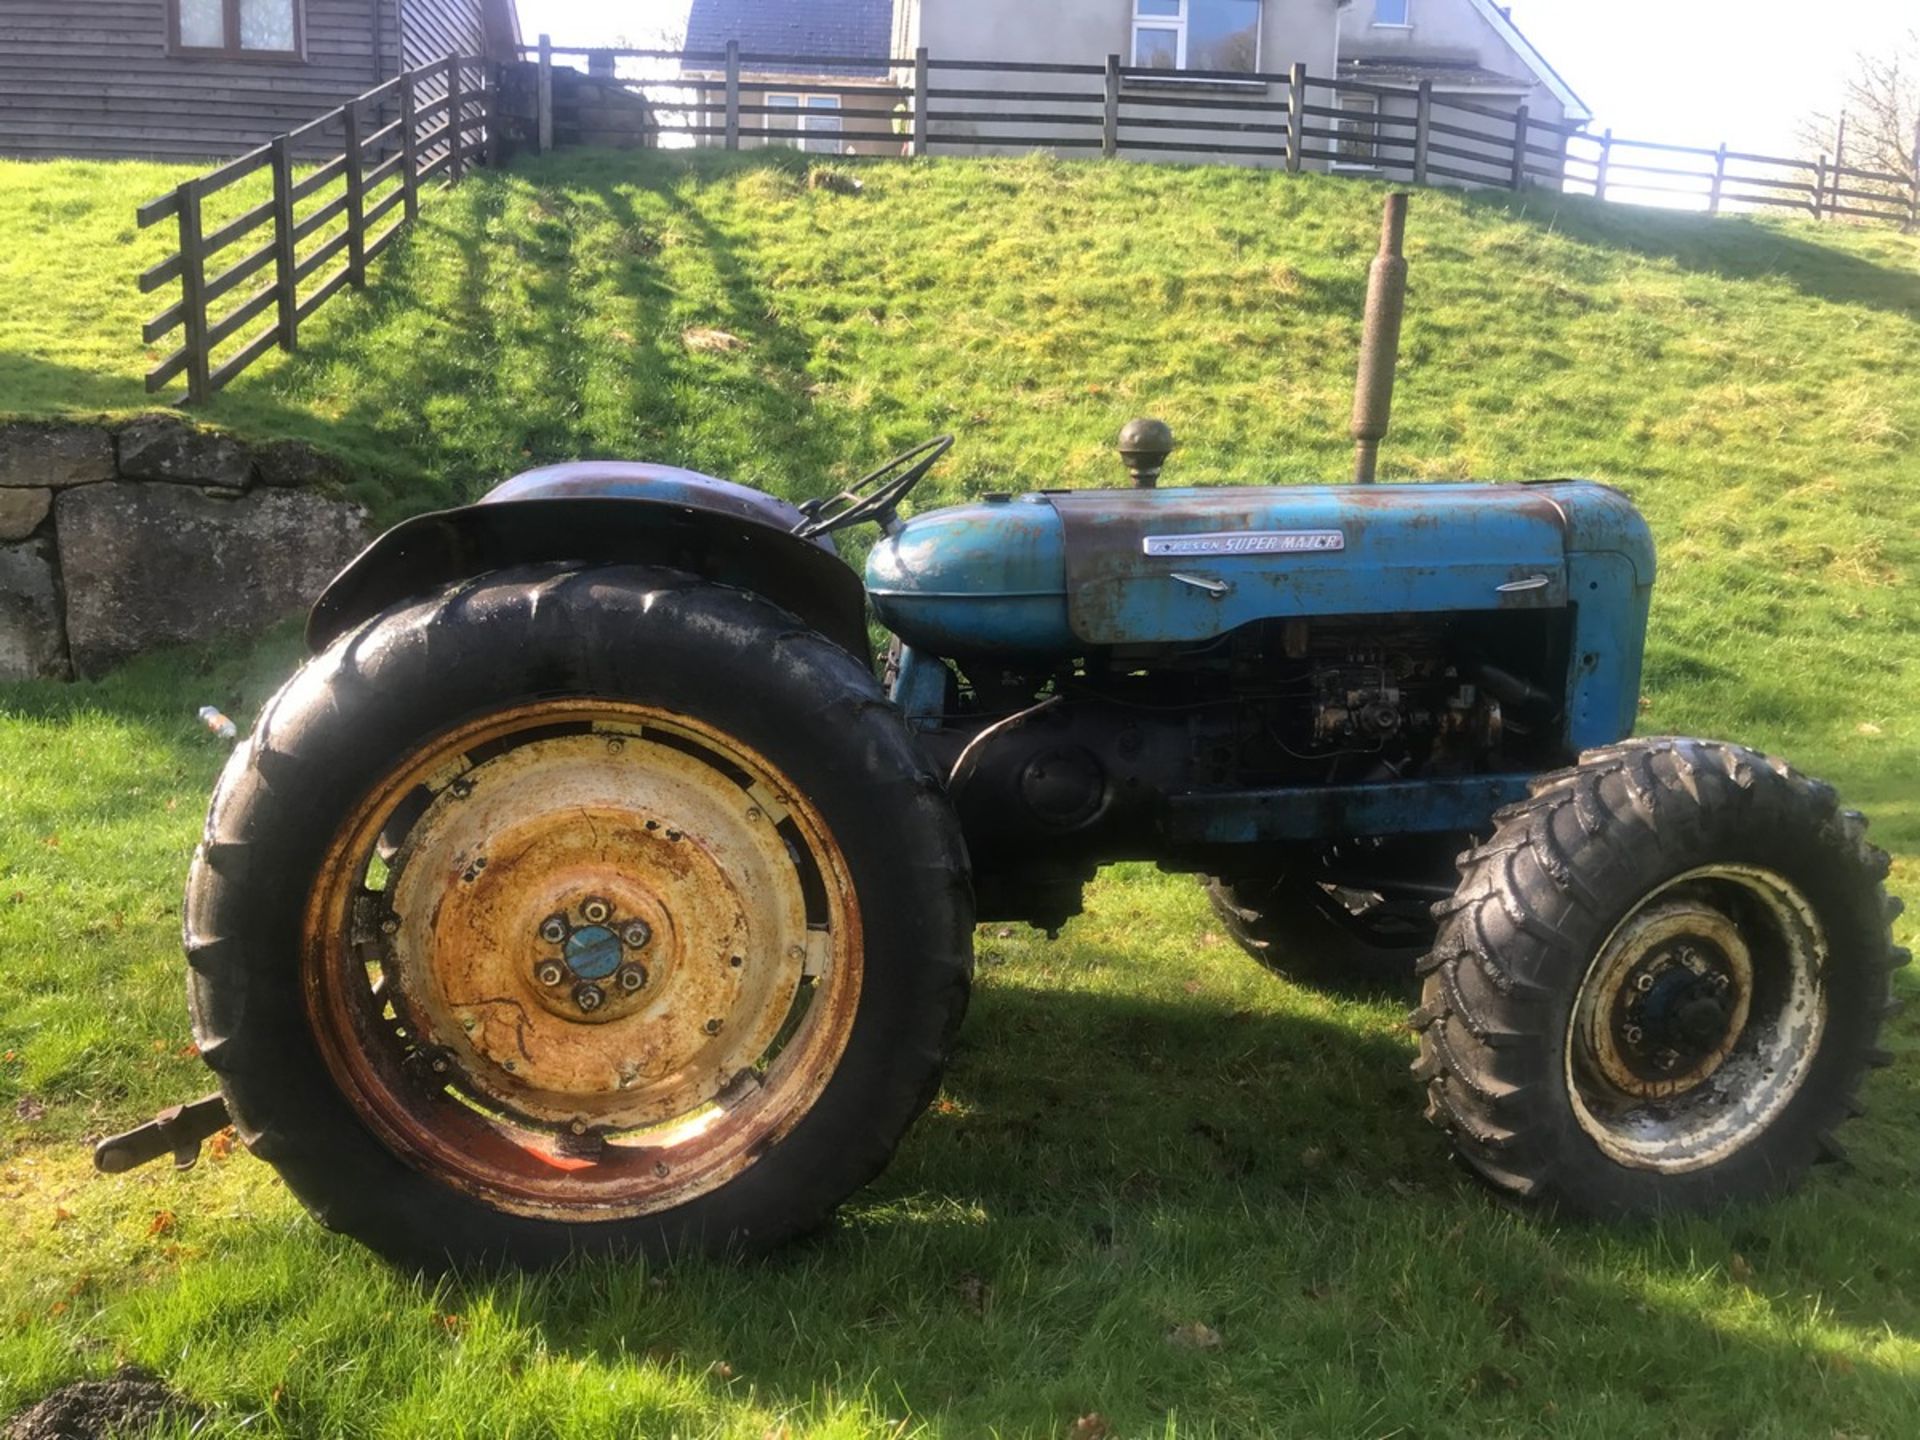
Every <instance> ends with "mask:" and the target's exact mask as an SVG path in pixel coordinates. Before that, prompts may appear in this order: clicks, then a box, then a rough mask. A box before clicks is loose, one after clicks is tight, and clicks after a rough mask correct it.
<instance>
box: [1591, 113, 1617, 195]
mask: <svg viewBox="0 0 1920 1440" xmlns="http://www.w3.org/2000/svg"><path fill="white" fill-rule="evenodd" d="M1612 162H1613V127H1612V126H1611V125H1609V126H1608V127H1607V130H1606V133H1605V134H1604V135H1602V136H1601V137H1600V159H1599V160H1598V161H1597V162H1596V163H1595V165H1594V167H1593V198H1594V199H1596V200H1604V199H1606V198H1607V166H1608V165H1609V164H1611V163H1612Z"/></svg>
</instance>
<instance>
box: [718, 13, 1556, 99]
mask: <svg viewBox="0 0 1920 1440" xmlns="http://www.w3.org/2000/svg"><path fill="white" fill-rule="evenodd" d="M698 3H699V0H695V4H696V5H697V4H698ZM1469 3H1470V4H1471V5H1472V6H1473V8H1474V9H1476V10H1478V11H1479V12H1480V14H1481V16H1482V18H1484V19H1485V20H1486V22H1487V23H1488V24H1489V25H1491V26H1493V29H1494V33H1495V34H1497V35H1498V36H1499V37H1500V38H1501V39H1502V40H1504V41H1506V42H1507V45H1508V47H1509V48H1510V49H1511V50H1512V51H1513V53H1514V54H1516V55H1518V56H1519V57H1520V58H1521V59H1522V60H1523V61H1525V62H1526V65H1527V68H1529V69H1530V70H1532V71H1533V73H1534V74H1535V75H1537V76H1539V77H1540V83H1541V84H1542V85H1544V86H1546V87H1547V89H1549V90H1551V91H1552V92H1553V93H1554V96H1555V97H1556V98H1557V99H1558V100H1559V101H1560V104H1561V107H1562V108H1563V109H1564V110H1565V111H1566V113H1567V121H1568V123H1569V124H1573V125H1580V124H1584V123H1585V122H1587V121H1588V120H1591V119H1592V118H1593V111H1591V110H1590V109H1588V108H1587V102H1586V101H1584V100H1582V99H1581V98H1580V97H1579V96H1578V95H1576V94H1574V93H1573V87H1572V86H1571V85H1569V84H1567V82H1566V81H1565V80H1563V79H1562V78H1561V77H1560V72H1559V71H1558V70H1556V69H1554V68H1553V66H1551V65H1549V64H1548V63H1547V57H1546V56H1544V55H1542V54H1541V53H1540V52H1539V51H1538V50H1536V49H1534V48H1533V42H1532V41H1531V40H1529V39H1527V37H1526V36H1525V35H1523V34H1521V33H1520V27H1519V26H1518V25H1516V24H1514V23H1513V16H1512V14H1511V13H1510V12H1509V10H1508V7H1506V6H1504V5H1496V4H1494V3H1493V0H1469Z"/></svg>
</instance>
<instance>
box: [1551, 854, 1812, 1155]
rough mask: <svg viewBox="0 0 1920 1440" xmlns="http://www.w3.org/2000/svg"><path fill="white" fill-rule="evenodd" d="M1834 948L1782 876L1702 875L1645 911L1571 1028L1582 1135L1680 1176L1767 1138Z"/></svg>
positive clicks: (1604, 960) (1627, 927)
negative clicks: (1764, 1134)
mask: <svg viewBox="0 0 1920 1440" xmlns="http://www.w3.org/2000/svg"><path fill="white" fill-rule="evenodd" d="M1826 957H1827V942H1826V935H1825V932H1824V930H1823V929H1822V927H1821V925H1820V922H1819V919H1818V917H1817V916H1816V915H1815V913H1814V910H1813V907H1812V905H1811V904H1810V903H1809V902H1808V901H1807V899H1806V897H1805V896H1804V895H1803V894H1801V892H1800V890H1799V889H1798V888H1797V887H1796V886H1794V885H1793V884H1792V882H1790V881H1788V880H1787V879H1786V878H1785V877H1783V876H1781V875H1779V874H1777V873H1776V872H1774V871H1771V870H1766V869H1762V868H1759V867H1757V866H1747V865H1733V864H1723V865H1706V866H1701V867H1699V868H1697V869H1693V870H1689V871H1687V872H1686V873H1684V874H1682V875H1678V876H1675V877H1674V878H1673V879H1671V880H1669V881H1667V882H1666V883H1665V884H1663V885H1661V886H1659V887H1658V888H1656V889H1655V890H1653V891H1652V892H1651V893H1649V894H1648V895H1646V896H1645V897H1643V898H1642V899H1641V901H1640V902H1639V903H1638V904H1637V905H1635V906H1634V907H1633V909H1632V910H1631V911H1629V912H1628V914H1627V915H1626V916H1625V917H1624V918H1623V919H1622V920H1621V921H1620V923H1619V924H1618V925H1616V926H1615V927H1614V929H1613V931H1612V933H1611V934H1610V935H1609V936H1608V937H1607V940H1606V942H1605V943H1604V944H1603V945H1602V946H1601V947H1600V950H1599V952H1598V954H1597V955H1596V956H1595V957H1594V960H1593V963H1592V964H1591V965H1590V966H1589V967H1588V970H1587V974H1586V976H1585V978H1584V980H1583V982H1582V984H1581V986H1580V989H1579V991H1578V993H1577V994H1576V996H1575V1000H1574V1005H1573V1010H1572V1014H1571V1017H1570V1019H1569V1022H1568V1026H1567V1042H1566V1064H1565V1081H1566V1086H1567V1094H1568V1098H1569V1100H1570V1102H1571V1104H1572V1106H1573V1111H1574V1115H1575V1117H1576V1118H1577V1119H1578V1121H1579V1123H1580V1127H1581V1129H1582V1130H1584V1131H1585V1132H1586V1133H1587V1135H1588V1136H1589V1137H1590V1138H1591V1139H1592V1140H1593V1141H1594V1142H1595V1143H1596V1144H1597V1145H1598V1146H1599V1147H1600V1149H1601V1150H1602V1151H1603V1152H1604V1153H1605V1154H1606V1155H1607V1156H1608V1157H1609V1158H1611V1159H1613V1160H1615V1161H1617V1162H1619V1163H1620V1164H1623V1165H1629V1166H1632V1167H1634V1168H1636V1169H1647V1170H1657V1171H1661V1172H1663V1173H1669V1174H1678V1173H1682V1172H1685V1171H1688V1170H1697V1169H1700V1168H1702V1167H1704V1166H1707V1165H1712V1164H1715V1163H1718V1162H1719V1161H1721V1160H1724V1159H1726V1158H1727V1157H1728V1156H1730V1155H1732V1154H1733V1153H1734V1152H1735V1151H1737V1150H1739V1149H1740V1148H1741V1147H1743V1146H1745V1145H1746V1144H1748V1143H1749V1142H1751V1141H1752V1140H1753V1139H1755V1138H1756V1137H1757V1136H1759V1135H1760V1134H1761V1133H1762V1132H1764V1131H1765V1130H1766V1129H1767V1128H1768V1127H1769V1126H1770V1125H1771V1124H1772V1123H1773V1122H1774V1121H1775V1120H1776V1119H1777V1118H1778V1117H1779V1115H1780V1113H1781V1111H1782V1110H1784V1109H1785V1108H1786V1106H1787V1105H1788V1103H1789V1102H1791V1101H1792V1099H1793V1097H1794V1096H1795V1095H1796V1094H1797V1093H1798V1092H1799V1090H1800V1087H1801V1085H1802V1084H1803V1083H1804V1082H1805V1080H1806V1077H1807V1072H1808V1070H1809V1069H1810V1068H1811V1067H1812V1064H1813V1060H1814V1057H1815V1055H1816V1054H1817V1053H1818V1050H1819V1046H1820V1037H1821V1035H1822V1034H1823V1033H1824V1030H1825V1027H1826V1017H1827V995H1826V986H1825V972H1826Z"/></svg>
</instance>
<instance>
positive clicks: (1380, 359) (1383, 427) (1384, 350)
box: [1353, 194, 1407, 485]
mask: <svg viewBox="0 0 1920 1440" xmlns="http://www.w3.org/2000/svg"><path fill="white" fill-rule="evenodd" d="M1406 235H1407V197H1406V196H1405V195H1404V194H1393V195H1389V196H1387V204H1386V209H1385V210H1384V211H1383V212H1382V214H1381V217H1380V253H1379V254H1378V255H1376V256H1374V257H1373V265H1372V266H1371V267H1370V268H1369V269H1368V271H1367V314H1366V319H1365V320H1364V321H1363V322H1362V326H1361V331H1360V373H1359V375H1358V376H1356V377H1355V379H1354V382H1353V479H1354V483H1355V484H1359V485H1371V484H1372V483H1373V479H1374V471H1375V467H1376V466H1377V465H1378V464H1379V461H1380V442H1381V440H1383V439H1384V438H1386V433H1387V416H1388V415H1389V413H1390V412H1391V411H1392V409H1393V372H1394V367H1395V365H1396V364H1397V363H1398V362H1399V359H1400V317H1401V316H1402V315H1403V314H1404V313H1405V311H1406V308H1407V260H1406V256H1404V255H1403V254H1401V251H1400V247H1401V244H1402V243H1403V242H1404V241H1405V239H1406Z"/></svg>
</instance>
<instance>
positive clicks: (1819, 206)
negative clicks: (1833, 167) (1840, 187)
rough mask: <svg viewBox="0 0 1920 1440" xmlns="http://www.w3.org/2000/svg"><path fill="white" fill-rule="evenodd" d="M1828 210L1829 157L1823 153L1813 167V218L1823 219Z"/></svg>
mask: <svg viewBox="0 0 1920 1440" xmlns="http://www.w3.org/2000/svg"><path fill="white" fill-rule="evenodd" d="M1826 208H1827V156H1826V152H1825V151H1822V152H1821V154H1820V158H1819V160H1817V161H1815V162H1814V167H1813V218H1814V219H1816V220H1818V219H1820V218H1821V214H1822V212H1823V211H1824V210H1825V209H1826Z"/></svg>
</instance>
